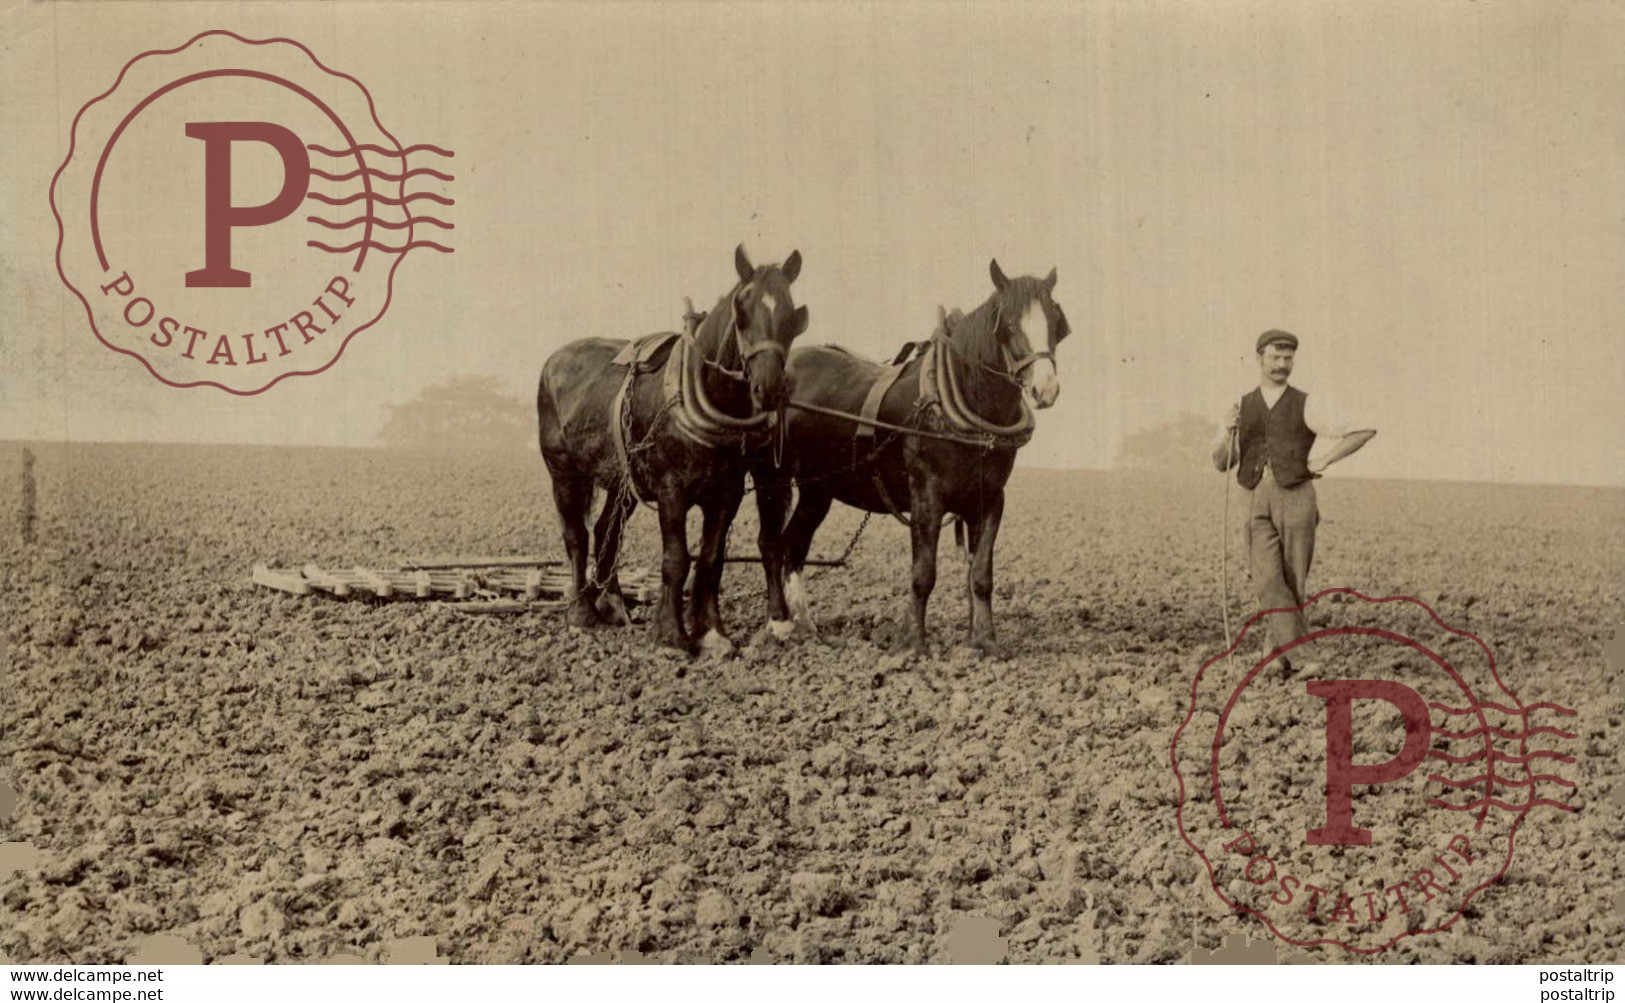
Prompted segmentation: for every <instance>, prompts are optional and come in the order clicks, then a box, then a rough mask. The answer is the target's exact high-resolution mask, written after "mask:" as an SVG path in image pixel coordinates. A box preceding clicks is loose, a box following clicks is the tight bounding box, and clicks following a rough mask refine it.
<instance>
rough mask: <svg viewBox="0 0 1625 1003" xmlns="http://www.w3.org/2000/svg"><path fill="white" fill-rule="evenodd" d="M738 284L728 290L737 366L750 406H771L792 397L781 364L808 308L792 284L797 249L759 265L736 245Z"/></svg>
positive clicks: (772, 408)
mask: <svg viewBox="0 0 1625 1003" xmlns="http://www.w3.org/2000/svg"><path fill="white" fill-rule="evenodd" d="M734 269H735V270H736V271H738V273H739V285H737V286H735V287H734V290H733V293H732V294H731V298H732V305H731V309H732V311H733V313H732V317H731V323H732V327H733V332H734V343H735V348H736V350H737V351H738V353H739V365H740V367H741V368H742V369H743V370H744V373H745V381H746V382H747V383H748V384H749V385H750V402H751V406H752V407H753V408H755V409H756V410H757V411H775V410H778V409H779V408H781V407H783V406H784V405H785V404H786V403H788V402H789V400H790V384H789V381H788V380H787V379H786V377H785V374H784V364H785V360H786V358H787V357H788V356H789V354H790V343H791V342H792V341H794V340H795V337H796V335H798V334H800V333H802V332H803V331H805V330H806V329H807V308H806V307H804V306H800V307H798V306H796V304H795V300H794V298H792V296H791V295H790V283H792V282H794V281H795V280H796V276H797V275H800V274H801V252H800V251H791V252H790V256H789V257H788V258H786V259H785V260H784V264H782V265H762V266H760V267H757V266H755V265H752V264H751V263H750V259H749V258H747V257H746V256H745V247H744V245H743V244H741V245H740V246H739V247H737V248H735V249H734Z"/></svg>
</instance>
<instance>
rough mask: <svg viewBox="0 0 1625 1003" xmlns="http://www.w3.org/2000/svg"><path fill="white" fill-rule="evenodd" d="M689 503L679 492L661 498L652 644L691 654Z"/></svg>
mask: <svg viewBox="0 0 1625 1003" xmlns="http://www.w3.org/2000/svg"><path fill="white" fill-rule="evenodd" d="M688 509H689V500H688V498H687V497H686V496H685V494H684V492H683V491H682V490H681V489H680V488H667V489H666V490H664V491H662V492H661V495H660V542H661V554H660V608H659V609H658V610H656V611H655V617H654V633H655V640H657V641H659V642H660V643H661V644H665V645H669V646H670V647H673V648H678V649H680V650H682V651H686V652H688V653H690V654H693V652H694V645H693V642H692V641H690V640H689V636H688V632H687V631H686V630H685V629H684V628H683V586H684V584H686V583H687V581H688V565H689V558H688Z"/></svg>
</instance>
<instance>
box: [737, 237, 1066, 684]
mask: <svg viewBox="0 0 1625 1003" xmlns="http://www.w3.org/2000/svg"><path fill="white" fill-rule="evenodd" d="M989 273H990V275H991V276H992V279H993V293H992V295H991V296H989V297H988V299H987V301H986V302H984V303H983V304H982V305H981V306H979V307H977V308H976V309H975V310H973V311H971V313H970V314H968V315H965V316H960V315H959V314H958V311H955V314H954V315H953V317H952V318H949V317H947V316H944V317H943V318H942V321H943V322H942V324H941V325H940V326H939V328H938V330H937V333H936V334H934V335H933V337H932V339H931V341H930V342H929V343H927V345H926V347H925V348H924V350H923V351H918V353H917V354H916V352H915V349H917V348H919V346H917V345H910V346H908V347H905V349H904V351H903V352H902V353H901V354H900V355H899V357H898V359H897V360H896V361H895V362H894V363H893V365H892V366H890V367H887V366H884V365H881V364H880V363H876V362H872V361H869V360H867V359H863V358H859V357H857V356H855V355H853V354H851V353H850V352H847V351H845V350H844V349H841V348H838V347H834V346H827V345H819V346H806V347H802V348H798V349H796V350H794V351H793V352H791V354H790V359H789V364H788V367H787V372H788V375H789V378H790V380H791V383H792V384H793V386H794V387H795V394H794V397H793V398H792V400H791V402H790V408H789V410H788V411H787V415H788V421H787V425H786V429H785V440H786V441H785V458H784V464H783V466H782V467H781V468H779V469H771V468H768V467H767V466H765V465H758V466H757V467H756V468H755V469H753V471H752V478H753V480H754V481H755V484H756V495H757V511H758V514H759V516H760V521H761V528H760V531H759V539H758V543H759V545H760V547H761V554H762V564H763V570H764V572H765V575H766V578H767V592H768V617H769V619H768V624H767V627H768V629H769V630H770V631H771V633H772V634H773V635H774V636H776V637H778V638H780V639H784V638H787V637H789V636H791V635H792V634H794V633H796V632H798V631H802V632H806V633H811V634H813V635H815V636H816V633H817V631H816V629H815V626H814V624H813V621H812V615H811V612H810V609H809V606H808V600H807V592H806V587H805V585H804V584H803V581H802V569H803V567H804V565H805V563H806V560H807V553H808V551H809V550H810V549H811V547H812V540H813V536H814V534H815V533H816V532H817V531H818V527H819V525H820V524H821V523H822V522H823V520H824V517H825V516H826V515H828V513H829V509H830V506H831V504H832V503H833V502H834V501H840V502H842V503H844V504H846V505H850V506H853V507H855V508H858V509H862V510H864V511H866V512H873V513H891V514H892V515H894V516H896V517H897V518H899V519H900V520H901V521H903V522H905V523H907V524H908V526H909V527H910V534H911V537H912V544H913V587H914V610H913V614H914V615H913V624H912V635H911V638H910V640H911V642H912V647H913V650H914V652H915V653H917V654H924V653H925V652H926V651H927V632H926V619H925V612H926V604H927V602H928V601H929V599H930V597H931V592H932V590H933V589H934V588H935V587H936V574H937V543H938V537H939V535H940V533H941V529H942V526H943V521H944V516H945V515H951V516H954V517H957V518H958V519H959V520H960V522H961V524H962V525H963V526H964V527H965V528H966V530H967V531H968V540H969V546H970V550H971V551H972V557H971V567H970V576H969V592H970V606H971V612H970V636H969V640H970V644H971V645H972V646H973V647H975V648H976V649H978V650H979V651H980V652H981V653H982V654H984V655H987V656H992V657H1002V655H1003V650H1002V648H1001V646H1000V645H999V643H998V641H997V640H996V639H995V634H994V629H993V607H992V595H993V543H994V540H995V538H996V537H997V535H998V531H999V522H1000V520H1001V518H1002V517H1003V515H1004V487H1005V483H1006V482H1007V481H1008V480H1009V478H1010V471H1011V469H1012V467H1013V466H1014V465H1015V457H1016V450H1017V449H1019V448H1020V447H1021V445H1023V444H1025V442H1026V441H1027V439H1028V438H1030V436H1031V429H1032V424H1033V421H1032V412H1031V411H1030V410H1029V409H1028V407H1027V406H1026V403H1025V401H1027V400H1030V401H1031V403H1032V404H1033V405H1034V406H1036V407H1038V408H1047V407H1049V406H1051V405H1053V404H1054V403H1055V399H1056V397H1057V396H1058V395H1059V393H1060V382H1059V379H1058V377H1057V373H1056V367H1055V351H1056V348H1057V346H1059V345H1060V343H1061V341H1062V340H1063V339H1065V338H1066V336H1067V334H1068V333H1070V328H1069V326H1068V324H1067V320H1066V315H1065V314H1064V313H1063V312H1062V311H1061V308H1060V306H1059V305H1057V304H1056V302H1055V300H1054V299H1053V298H1052V296H1051V292H1052V291H1053V289H1054V288H1055V281H1056V273H1055V270H1054V269H1051V270H1050V273H1049V275H1048V276H1047V277H1045V278H1042V279H1039V278H1034V277H1031V276H1021V277H1017V278H1007V277H1006V276H1005V274H1004V272H1003V271H1002V270H1001V269H1000V268H999V263H998V260H997V259H993V260H992V262H991V263H990V266H989ZM1039 342H1041V343H1043V344H1044V345H1045V347H1044V349H1042V350H1038V351H1035V350H1034V349H1033V345H1034V344H1035V343H1039ZM910 355H913V356H914V357H913V358H912V359H911V358H909V356H910ZM792 483H793V485H794V488H795V490H796V491H797V492H798V495H797V500H796V503H795V511H794V514H793V515H789V518H788V522H786V515H787V513H788V511H789V507H790V491H791V486H792Z"/></svg>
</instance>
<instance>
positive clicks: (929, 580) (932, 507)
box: [909, 478, 943, 655]
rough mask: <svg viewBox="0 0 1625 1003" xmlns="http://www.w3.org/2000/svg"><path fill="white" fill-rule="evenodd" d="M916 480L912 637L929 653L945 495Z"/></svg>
mask: <svg viewBox="0 0 1625 1003" xmlns="http://www.w3.org/2000/svg"><path fill="white" fill-rule="evenodd" d="M914 480H915V481H916V482H917V483H915V484H912V485H911V486H910V487H911V493H912V495H913V505H912V507H911V511H910V522H911V523H912V525H911V526H910V527H909V535H910V536H911V537H912V538H913V544H914V625H913V633H912V635H911V636H910V638H909V640H910V643H911V645H912V646H913V648H914V653H915V654H917V655H924V654H926V653H927V647H926V640H927V635H926V630H925V607H926V604H927V603H929V602H930V601H931V591H932V590H933V589H935V588H936V587H937V541H938V539H939V538H940V537H941V535H942V513H943V504H942V499H941V498H940V497H938V495H937V492H936V491H934V490H932V488H931V486H930V484H929V483H920V481H922V480H923V479H920V478H915V479H914Z"/></svg>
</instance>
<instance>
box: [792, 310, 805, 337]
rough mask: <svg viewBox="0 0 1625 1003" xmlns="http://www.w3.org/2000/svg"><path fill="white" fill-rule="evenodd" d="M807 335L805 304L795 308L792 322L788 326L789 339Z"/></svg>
mask: <svg viewBox="0 0 1625 1003" xmlns="http://www.w3.org/2000/svg"><path fill="white" fill-rule="evenodd" d="M806 333H807V307H806V305H805V304H803V305H802V306H798V307H796V312H795V314H794V316H793V321H792V323H791V325H790V337H792V338H795V337H798V336H800V335H803V334H806Z"/></svg>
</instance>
